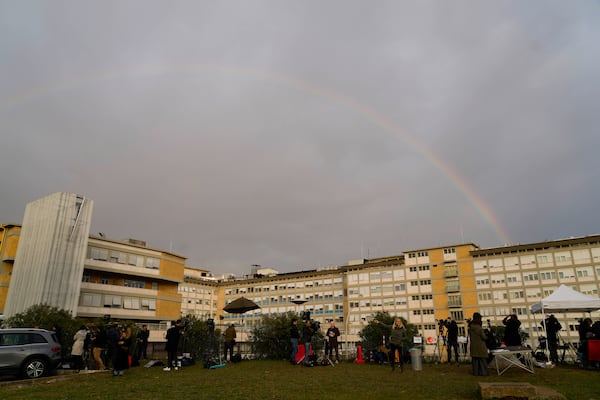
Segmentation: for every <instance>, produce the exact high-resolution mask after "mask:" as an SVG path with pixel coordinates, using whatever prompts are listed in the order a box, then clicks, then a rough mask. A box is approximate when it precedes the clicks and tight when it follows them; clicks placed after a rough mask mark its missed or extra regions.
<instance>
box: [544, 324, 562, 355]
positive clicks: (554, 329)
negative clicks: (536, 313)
mask: <svg viewBox="0 0 600 400" xmlns="http://www.w3.org/2000/svg"><path fill="white" fill-rule="evenodd" d="M544 328H545V329H546V339H547V340H548V350H549V351H550V361H552V362H553V363H554V364H558V332H559V331H560V330H561V329H562V325H561V324H560V322H558V320H557V319H556V317H555V316H554V315H553V314H550V316H549V317H548V318H546V320H545V321H544Z"/></svg>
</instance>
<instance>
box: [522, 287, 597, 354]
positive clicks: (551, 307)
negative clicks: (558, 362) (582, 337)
mask: <svg viewBox="0 0 600 400" xmlns="http://www.w3.org/2000/svg"><path fill="white" fill-rule="evenodd" d="M596 310H600V299H599V298H597V297H592V296H588V295H586V294H583V293H579V292H577V291H575V290H573V289H571V288H569V287H567V286H565V285H560V286H559V287H558V289H556V290H555V291H554V293H552V294H551V295H550V296H548V297H545V298H543V299H542V301H540V302H539V303H535V304H534V305H532V306H531V312H532V313H533V314H536V313H542V321H545V320H546V315H545V313H547V312H549V313H552V312H555V313H568V312H592V311H596ZM538 335H539V331H538ZM539 340H540V337H539V336H538V341H539ZM568 346H569V349H570V351H571V353H572V354H573V355H574V354H575V352H576V350H575V348H574V347H573V345H572V344H568ZM545 352H546V348H544V353H545ZM564 357H565V356H564V351H563V360H564Z"/></svg>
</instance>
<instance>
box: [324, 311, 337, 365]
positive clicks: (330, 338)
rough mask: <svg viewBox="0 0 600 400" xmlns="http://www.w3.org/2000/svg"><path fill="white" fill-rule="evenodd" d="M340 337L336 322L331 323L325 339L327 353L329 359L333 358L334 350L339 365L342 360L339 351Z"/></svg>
mask: <svg viewBox="0 0 600 400" xmlns="http://www.w3.org/2000/svg"><path fill="white" fill-rule="evenodd" d="M339 336H340V330H339V329H338V328H337V326H335V322H334V321H331V322H330V323H329V328H327V332H326V334H325V337H326V338H327V348H326V350H325V351H326V353H327V354H328V357H329V359H330V360H331V357H332V356H333V350H335V362H336V363H338V362H339V360H340V355H339V350H338V337H339Z"/></svg>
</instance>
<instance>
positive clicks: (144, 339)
mask: <svg viewBox="0 0 600 400" xmlns="http://www.w3.org/2000/svg"><path fill="white" fill-rule="evenodd" d="M149 337H150V331H149V330H148V325H146V324H143V325H142V329H140V330H139V331H138V332H137V335H136V339H137V349H136V359H137V360H138V361H139V360H141V359H142V358H143V359H144V360H147V359H148V354H147V350H148V338H149Z"/></svg>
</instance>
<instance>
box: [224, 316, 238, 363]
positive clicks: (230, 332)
mask: <svg viewBox="0 0 600 400" xmlns="http://www.w3.org/2000/svg"><path fill="white" fill-rule="evenodd" d="M236 336H237V335H236V332H235V326H234V325H233V324H231V325H229V327H228V328H227V329H225V343H224V345H223V347H224V353H225V361H227V352H229V361H233V347H234V346H235V338H236Z"/></svg>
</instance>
